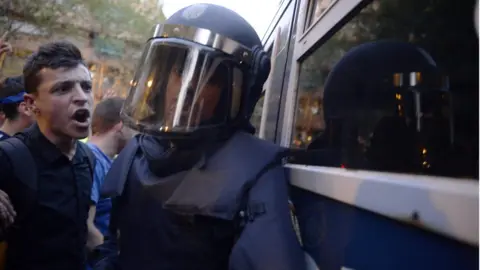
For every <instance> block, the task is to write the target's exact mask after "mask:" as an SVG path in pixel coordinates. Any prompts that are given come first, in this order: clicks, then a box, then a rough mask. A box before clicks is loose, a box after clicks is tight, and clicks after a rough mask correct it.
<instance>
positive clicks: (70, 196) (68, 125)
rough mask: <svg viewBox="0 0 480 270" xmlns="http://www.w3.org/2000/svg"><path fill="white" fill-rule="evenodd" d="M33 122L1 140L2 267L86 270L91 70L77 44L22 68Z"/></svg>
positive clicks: (47, 51) (53, 49) (57, 46)
mask: <svg viewBox="0 0 480 270" xmlns="http://www.w3.org/2000/svg"><path fill="white" fill-rule="evenodd" d="M23 76H24V82H25V92H26V94H25V96H24V98H25V102H26V103H27V105H28V106H29V107H30V108H31V110H32V111H33V113H34V114H35V118H36V124H34V125H32V126H31V127H30V128H28V129H27V130H26V131H25V132H23V133H20V134H17V135H15V136H14V137H11V138H9V139H7V140H5V141H2V142H1V143H0V171H1V172H2V176H1V178H0V190H1V191H0V210H1V211H0V221H1V225H2V229H3V230H2V233H3V234H4V236H5V237H6V239H7V244H8V248H7V252H6V269H7V270H10V269H23V270H29V269H35V270H43V269H49V270H51V269H71V270H74V269H75V270H76V269H78V270H80V269H81V270H84V269H85V244H86V239H87V223H86V221H87V216H88V210H89V205H90V191H91V187H92V178H93V171H94V157H93V154H92V153H91V151H90V150H89V148H88V147H87V146H86V145H84V144H82V143H80V142H78V139H82V138H85V137H87V136H88V133H89V129H90V114H91V110H92V105H93V95H92V83H91V76H90V72H89V70H88V68H87V67H86V65H85V63H84V62H83V60H82V55H81V53H80V51H79V49H78V48H77V47H75V45H73V44H71V43H68V42H52V43H49V44H45V45H43V46H41V47H40V48H39V49H38V51H37V52H36V53H34V54H33V55H31V56H30V57H29V59H28V60H27V62H26V64H25V67H24V69H23Z"/></svg>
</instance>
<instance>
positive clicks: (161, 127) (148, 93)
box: [96, 4, 305, 270]
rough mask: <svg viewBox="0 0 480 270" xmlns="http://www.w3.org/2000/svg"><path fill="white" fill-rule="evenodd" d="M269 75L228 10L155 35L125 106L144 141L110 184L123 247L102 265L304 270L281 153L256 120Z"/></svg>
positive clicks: (205, 13)
mask: <svg viewBox="0 0 480 270" xmlns="http://www.w3.org/2000/svg"><path fill="white" fill-rule="evenodd" d="M269 70H270V60H269V58H268V57H267V55H266V53H265V52H264V51H263V49H262V44H261V41H260V39H259V37H258V35H257V34H256V33H255V30H254V29H253V28H252V27H251V26H250V25H249V24H248V23H247V22H246V21H245V20H244V19H243V18H242V17H240V16H239V15H238V14H236V13H235V12H233V11H231V10H228V9H226V8H224V7H220V6H216V5H211V4H195V5H192V6H189V7H186V8H184V9H182V10H180V11H178V12H176V13H175V14H174V15H172V16H171V17H170V18H169V19H168V20H167V21H166V22H165V24H161V25H157V26H156V27H155V28H154V31H153V34H152V36H151V38H150V39H149V40H148V41H147V43H146V46H145V49H144V52H143V56H142V58H141V61H140V64H139V65H138V70H137V72H136V74H135V77H134V79H133V82H132V84H133V87H132V89H131V91H130V93H129V96H128V97H127V99H126V102H125V105H124V108H123V111H122V114H123V120H124V122H125V123H127V124H129V125H130V126H131V127H132V128H134V129H136V130H138V131H141V132H142V133H143V134H144V135H139V136H137V137H135V138H134V139H133V140H132V141H131V142H130V143H129V144H128V145H127V146H126V148H125V149H124V151H123V152H122V153H121V154H120V155H119V156H118V157H117V159H116V160H115V162H114V163H113V165H112V167H111V170H110V172H109V173H108V175H107V177H106V180H105V184H104V195H110V196H114V207H113V210H112V219H111V225H112V226H111V227H112V228H111V230H112V232H114V233H115V234H117V232H118V235H119V236H120V238H119V240H120V241H119V251H120V252H119V255H118V256H117V252H113V253H112V254H113V256H112V257H107V258H106V259H103V260H102V261H100V262H99V263H97V264H96V269H108V267H113V265H114V263H115V262H116V263H117V265H120V267H121V268H122V269H127V270H128V269H143V270H148V269H156V270H157V269H185V270H188V269H209V270H211V269H239V270H240V269H262V270H265V269H275V270H281V269H304V265H305V261H304V255H303V252H302V250H301V247H300V245H299V243H298V241H297V239H296V235H295V232H294V230H293V226H292V224H291V220H290V215H289V206H288V191H287V189H288V181H287V177H286V175H285V171H284V169H283V168H282V167H281V166H280V164H279V162H278V157H279V156H281V153H282V151H283V150H282V149H281V148H280V147H279V146H277V145H275V144H273V143H270V142H267V141H263V140H260V139H258V138H256V137H254V136H253V134H254V129H253V128H252V126H251V125H250V123H249V122H248V119H249V118H250V116H251V114H252V112H253V108H254V105H255V103H256V102H257V100H258V98H259V96H260V94H261V90H262V85H263V83H264V82H265V80H266V78H267V77H268V73H269ZM114 240H115V239H110V241H107V242H106V243H105V245H110V247H111V244H112V241H114ZM105 245H104V246H105Z"/></svg>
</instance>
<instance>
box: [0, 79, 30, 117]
mask: <svg viewBox="0 0 480 270" xmlns="http://www.w3.org/2000/svg"><path fill="white" fill-rule="evenodd" d="M24 91H25V89H24V86H23V79H22V76H18V77H12V78H6V79H5V80H4V81H3V82H1V83H0V99H2V98H7V97H11V96H16V95H18V94H20V93H21V92H24ZM20 103H21V101H20V102H16V103H7V104H0V110H1V111H2V112H3V113H4V114H5V118H6V119H8V120H15V119H16V118H17V117H18V105H19V104H20Z"/></svg>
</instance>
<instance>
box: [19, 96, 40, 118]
mask: <svg viewBox="0 0 480 270" xmlns="http://www.w3.org/2000/svg"><path fill="white" fill-rule="evenodd" d="M23 100H24V101H25V104H26V105H27V106H28V108H29V109H30V111H31V112H33V113H34V114H38V112H39V110H38V108H37V105H36V102H35V100H36V99H35V95H34V94H25V95H23Z"/></svg>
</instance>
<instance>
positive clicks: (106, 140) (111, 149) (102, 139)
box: [89, 135, 118, 158]
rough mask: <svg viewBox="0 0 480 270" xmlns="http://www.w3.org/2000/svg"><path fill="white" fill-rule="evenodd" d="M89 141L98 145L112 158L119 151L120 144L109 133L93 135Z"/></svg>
mask: <svg viewBox="0 0 480 270" xmlns="http://www.w3.org/2000/svg"><path fill="white" fill-rule="evenodd" d="M89 143H91V144H94V145H95V146H97V147H98V148H99V149H100V150H102V152H103V153H104V154H105V155H107V156H108V157H110V158H113V157H115V155H117V154H118V153H117V152H118V151H117V150H118V145H117V142H116V140H115V139H112V138H110V136H107V135H93V136H92V137H91V138H90V140H89Z"/></svg>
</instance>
